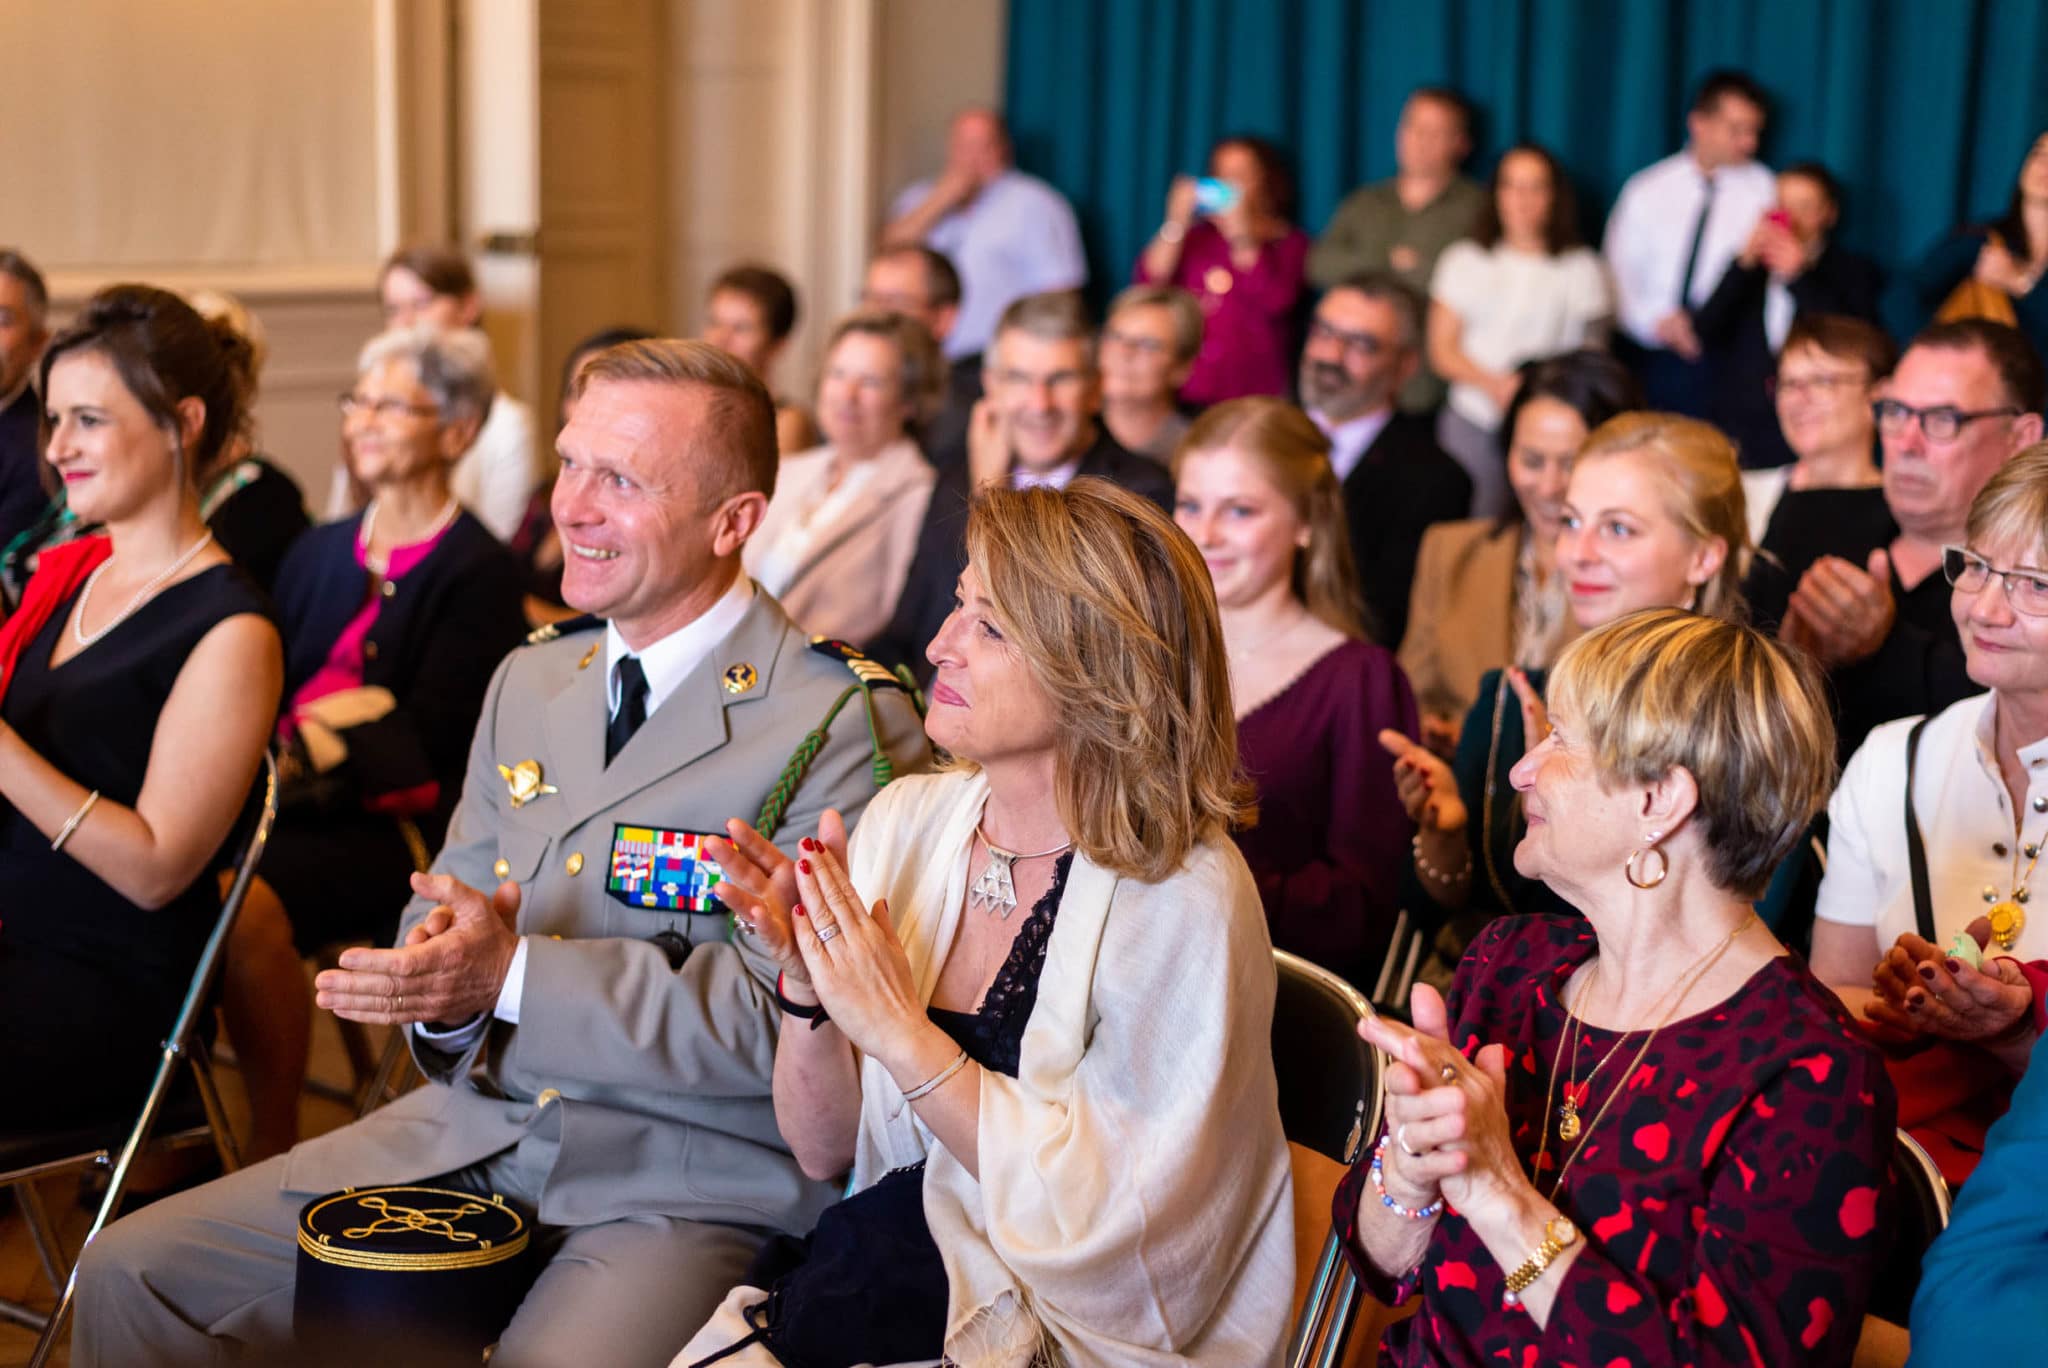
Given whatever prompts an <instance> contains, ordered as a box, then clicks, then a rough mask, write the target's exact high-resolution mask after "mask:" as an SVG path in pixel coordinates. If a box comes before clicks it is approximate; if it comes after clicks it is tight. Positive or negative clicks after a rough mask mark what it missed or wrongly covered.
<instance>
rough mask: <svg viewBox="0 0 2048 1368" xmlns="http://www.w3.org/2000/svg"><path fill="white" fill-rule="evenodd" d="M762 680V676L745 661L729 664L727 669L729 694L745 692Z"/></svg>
mask: <svg viewBox="0 0 2048 1368" xmlns="http://www.w3.org/2000/svg"><path fill="white" fill-rule="evenodd" d="M760 680H761V676H760V675H758V674H756V673H755V672H754V667H753V666H751V665H748V664H746V663H744V662H742V663H740V664H738V665H728V666H727V667H726V670H725V691H726V692H727V693H729V694H743V693H745V692H746V691H747V690H749V689H751V688H753V687H754V685H756V684H758V683H759V682H760Z"/></svg>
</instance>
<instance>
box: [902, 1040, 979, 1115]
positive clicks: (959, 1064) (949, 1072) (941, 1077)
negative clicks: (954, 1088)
mask: <svg viewBox="0 0 2048 1368" xmlns="http://www.w3.org/2000/svg"><path fill="white" fill-rule="evenodd" d="M966 1067H967V1051H965V1050H962V1051H961V1052H960V1053H959V1054H957V1055H954V1056H953V1062H952V1063H951V1064H948V1065H947V1066H946V1067H945V1068H943V1069H941V1070H939V1071H938V1072H937V1073H935V1074H933V1075H932V1076H931V1077H930V1078H927V1079H926V1080H925V1081H924V1082H922V1083H920V1084H918V1085H917V1086H916V1087H914V1088H912V1089H911V1090H910V1091H909V1092H907V1093H905V1094H903V1100H904V1101H905V1102H915V1101H917V1099H918V1098H920V1097H923V1096H924V1095H925V1094H926V1093H929V1092H931V1091H932V1090H933V1089H935V1088H937V1087H939V1085H941V1084H942V1083H944V1082H945V1081H946V1080H947V1079H949V1078H951V1077H952V1076H953V1075H954V1074H956V1073H959V1072H960V1071H961V1070H962V1069H964V1068H966Z"/></svg>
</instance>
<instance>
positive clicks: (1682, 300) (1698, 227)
mask: <svg viewBox="0 0 2048 1368" xmlns="http://www.w3.org/2000/svg"><path fill="white" fill-rule="evenodd" d="M1713 212H1714V178H1713V177H1712V176H1709V177H1707V193H1706V196H1705V197H1704V198H1703V199H1701V200H1700V216H1699V218H1697V219H1696V220H1694V221H1693V225H1692V246H1691V247H1690V248H1688V249H1687V251H1686V254H1685V275H1684V276H1683V277H1681V278H1680V280H1679V282H1678V307H1679V308H1681V309H1689V308H1691V307H1692V302H1691V301H1692V277H1693V272H1695V271H1697V270H1698V269H1699V267H1700V243H1701V242H1702V241H1704V240H1705V238H1706V236H1707V215H1709V214H1711V213H1713Z"/></svg>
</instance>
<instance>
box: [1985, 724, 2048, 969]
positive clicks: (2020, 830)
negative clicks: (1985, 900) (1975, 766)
mask: <svg viewBox="0 0 2048 1368" xmlns="http://www.w3.org/2000/svg"><path fill="white" fill-rule="evenodd" d="M1996 739H1997V735H1996V733H1995V732H1994V733H1993V741H1994V742H1995V741H1996ZM1999 763H2000V769H2001V774H2000V776H1999V780H2000V782H2001V783H2003V782H2004V774H2003V773H2002V770H2003V767H2004V762H2003V761H2000V762H1999ZM2016 813H2017V815H2016V816H2015V817H2014V818H2013V824H2012V838H2013V852H2012V887H2011V889H2010V890H2009V891H2008V892H2007V893H2006V895H2005V896H2004V897H2003V898H2001V899H2000V900H1999V901H1998V902H1996V903H1993V904H1992V906H1991V910H1990V911H1989V912H1987V913H1985V916H1987V917H1988V918H1990V921H1991V939H1992V940H1994V941H1996V942H1998V948H1999V949H2001V950H2010V949H2012V948H2013V946H2015V945H2017V944H2018V943H2019V939H2020V932H2022V931H2024V930H2026V929H2027V908H2026V902H2027V885H2029V884H2031V883H2032V882H2033V881H2034V867H2035V866H2036V865H2038V864H2040V863H2041V847H2042V846H2044V845H2048V831H2044V832H2043V833H2042V834H2041V835H2040V836H2037V837H2035V838H2034V840H2033V841H2032V842H2031V843H2030V842H2028V841H2027V834H2026V820H2027V819H2026V807H2025V805H2021V806H2020V807H2019V808H2017V809H2016ZM2021 855H2027V856H2030V857H2031V858H2030V859H2029V860H2028V863H2027V872H2026V873H2025V874H2021V873H2020V856H2021Z"/></svg>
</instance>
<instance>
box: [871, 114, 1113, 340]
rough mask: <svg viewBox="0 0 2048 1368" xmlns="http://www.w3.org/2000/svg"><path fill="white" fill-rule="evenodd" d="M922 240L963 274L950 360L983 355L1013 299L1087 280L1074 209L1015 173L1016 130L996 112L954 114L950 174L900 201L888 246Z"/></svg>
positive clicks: (887, 233) (887, 232) (886, 232)
mask: <svg viewBox="0 0 2048 1368" xmlns="http://www.w3.org/2000/svg"><path fill="white" fill-rule="evenodd" d="M916 243H923V244H924V245H925V246H927V247H930V248H932V249H934V250H935V251H939V252H943V253H945V255H946V257H947V258H948V259H949V260H950V261H951V262H952V263H953V266H954V268H955V269H956V270H958V271H959V273H960V286H961V290H960V312H959V316H958V317H957V318H956V319H955V320H954V323H953V329H952V331H951V332H950V333H948V334H947V336H946V338H945V352H946V356H947V358H948V359H949V360H950V359H957V358H959V357H963V356H972V355H974V354H975V353H976V352H979V351H981V350H983V349H984V348H986V347H987V346H988V344H989V340H990V339H991V338H993V337H994V336H995V331H996V322H997V320H998V319H1000V318H1001V317H1002V316H1003V310H1005V309H1007V308H1008V307H1009V306H1010V303H1011V301H1012V300H1016V299H1020V298H1022V297H1023V296H1025V295H1032V294H1040V293H1043V292H1045V291H1048V290H1078V289H1079V288H1081V286H1083V285H1085V284H1087V283H1088V259H1087V257H1086V255H1085V254H1084V253H1083V251H1082V247H1081V228H1080V225H1079V224H1078V223H1077V222H1075V219H1074V210H1073V208H1072V206H1070V205H1069V204H1068V203H1067V201H1066V199H1065V198H1064V197H1063V196H1061V194H1060V192H1059V191H1057V190H1055V189H1053V188H1052V187H1051V186H1050V185H1047V184H1046V183H1045V182H1044V181H1042V180H1040V179H1038V178H1037V177H1036V176H1027V175H1025V174H1024V173H1023V172H1022V171H1019V170H1018V169H1017V168H1016V165H1015V162H1014V160H1013V151H1012V148H1011V146H1010V133H1009V130H1008V129H1007V128H1005V127H1004V126H1003V120H1002V116H1001V115H999V114H997V113H996V112H995V111H994V110H992V109H968V110H963V111H962V112H961V113H959V114H957V115H955V116H954V118H953V127H952V131H951V133H950V134H949V135H948V137H947V139H946V166H945V169H944V170H943V171H941V172H940V173H939V174H938V175H937V176H936V177H934V178H932V179H930V180H922V181H919V182H917V183H916V184H915V185H912V186H910V187H909V188H908V189H906V190H905V191H904V192H903V193H902V194H900V195H898V196H897V197H896V203H895V205H894V206H893V207H892V208H891V210H890V215H889V222H888V224H887V225H886V226H884V227H883V229H882V245H883V246H885V247H903V246H910V245H913V244H916Z"/></svg>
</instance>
